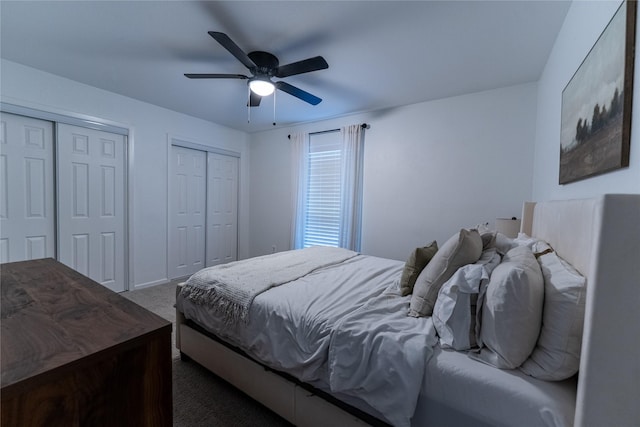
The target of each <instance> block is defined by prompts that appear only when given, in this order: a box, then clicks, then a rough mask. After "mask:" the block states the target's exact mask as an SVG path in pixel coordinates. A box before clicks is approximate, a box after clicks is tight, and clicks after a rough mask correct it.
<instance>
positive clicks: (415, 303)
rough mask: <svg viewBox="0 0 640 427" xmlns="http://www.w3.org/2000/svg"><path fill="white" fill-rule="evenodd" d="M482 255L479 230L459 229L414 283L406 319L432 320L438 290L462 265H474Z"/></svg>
mask: <svg viewBox="0 0 640 427" xmlns="http://www.w3.org/2000/svg"><path fill="white" fill-rule="evenodd" d="M481 254H482V239H481V238H480V233H478V230H465V229H462V230H460V231H459V232H458V233H456V234H454V235H453V236H451V238H449V240H447V241H446V243H445V244H444V245H443V246H442V247H441V248H440V249H439V250H438V252H436V254H435V255H434V257H433V258H432V259H431V261H430V262H429V264H427V266H426V267H425V268H424V270H422V273H420V275H419V276H418V278H417V279H416V283H415V285H414V287H413V295H412V296H411V304H410V305H409V316H413V317H422V316H431V314H432V313H433V307H434V306H435V304H436V299H437V298H438V292H439V291H440V288H441V287H442V285H443V284H444V282H446V281H447V280H449V279H450V278H451V276H453V273H455V272H456V270H457V269H458V268H460V267H462V266H463V265H467V264H472V263H474V262H476V261H477V260H478V259H479V258H480V255H481Z"/></svg>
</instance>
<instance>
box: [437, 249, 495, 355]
mask: <svg viewBox="0 0 640 427" xmlns="http://www.w3.org/2000/svg"><path fill="white" fill-rule="evenodd" d="M499 263H500V255H499V254H498V253H497V252H496V249H495V248H492V249H487V250H485V251H483V252H482V256H481V257H480V259H479V260H478V261H477V262H476V263H475V264H468V265H465V266H462V267H460V268H459V269H458V270H457V271H456V272H455V273H454V274H453V276H451V278H450V279H449V280H447V281H446V282H445V284H444V285H442V288H440V292H439V294H438V299H437V300H436V304H435V306H434V308H433V315H432V319H433V325H434V326H435V328H436V331H438V335H439V336H440V345H442V346H443V347H451V348H453V349H455V350H468V349H470V348H472V347H475V346H476V302H477V300H478V291H479V289H480V284H481V283H483V282H486V281H488V280H489V276H490V275H491V272H492V271H493V269H494V268H495V267H496V266H497V265H498V264H499Z"/></svg>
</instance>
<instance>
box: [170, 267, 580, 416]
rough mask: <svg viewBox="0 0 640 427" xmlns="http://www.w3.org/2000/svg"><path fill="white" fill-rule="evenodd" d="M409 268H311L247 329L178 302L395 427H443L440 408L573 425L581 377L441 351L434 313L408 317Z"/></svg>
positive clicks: (217, 330)
mask: <svg viewBox="0 0 640 427" xmlns="http://www.w3.org/2000/svg"><path fill="white" fill-rule="evenodd" d="M403 267H404V263H403V262H400V261H394V260H388V259H383V258H376V257H371V256H363V255H359V256H356V257H354V258H351V259H349V260H347V261H344V262H343V263H340V264H337V265H332V266H329V267H326V268H323V269H321V270H318V271H315V272H312V273H310V274H308V275H306V276H304V277H302V278H300V279H297V280H294V281H292V282H289V283H285V284H283V285H281V286H279V287H277V288H272V289H270V290H268V291H267V292H264V293H261V294H260V295H258V296H257V297H256V298H255V300H254V302H253V305H252V307H251V310H250V311H249V320H248V322H247V324H246V325H244V324H240V325H235V326H229V325H227V324H225V323H224V321H222V320H221V319H219V318H217V317H215V316H212V315H211V313H208V311H210V310H208V309H207V308H206V307H204V306H198V305H197V304H195V303H194V302H193V301H190V300H187V299H184V298H181V297H180V296H179V297H178V300H177V307H178V309H179V310H180V311H182V312H183V313H184V315H185V317H186V318H187V319H191V320H194V321H195V322H196V323H198V324H200V325H201V326H203V327H205V328H206V329H208V330H209V331H211V332H213V333H214V334H216V335H218V336H219V337H220V338H223V339H224V340H226V341H227V342H229V343H231V344H233V345H235V346H237V347H239V348H241V349H242V350H244V351H245V352H246V353H248V354H250V355H251V356H252V357H253V358H254V359H256V360H257V361H259V362H261V363H263V364H265V365H267V366H270V367H272V368H274V369H276V370H280V371H283V372H287V373H288V374H291V375H293V376H294V377H296V378H298V379H299V380H301V381H304V382H307V383H309V384H311V385H313V386H315V387H317V388H319V389H321V390H323V391H327V392H329V393H331V394H333V395H334V396H336V397H338V398H340V399H342V400H345V401H346V402H347V403H349V404H352V405H354V406H356V407H358V408H359V409H361V410H364V411H365V412H368V413H370V414H372V415H374V416H377V417H381V416H382V417H384V418H385V419H386V420H387V421H389V422H390V423H391V424H393V425H398V426H406V425H414V426H418V425H427V424H428V425H439V424H441V423H438V422H436V423H433V422H432V421H433V420H434V417H437V415H438V413H439V412H438V411H437V409H435V408H434V405H435V406H437V405H440V404H441V405H443V406H447V407H449V408H460V409H461V411H462V412H464V413H465V414H471V418H465V417H466V416H467V415H465V416H464V417H462V418H461V420H462V421H459V422H460V423H459V424H456V423H455V422H452V421H453V420H451V419H449V420H448V421H446V423H445V424H446V425H469V424H468V422H469V421H470V420H474V422H475V421H478V420H486V421H487V424H488V425H491V424H493V425H495V424H501V423H503V424H504V425H548V426H569V425H571V423H572V420H573V411H574V408H575V381H574V382H571V381H566V382H562V383H548V382H543V381H538V380H535V379H533V378H529V377H526V376H525V375H524V374H521V373H518V372H512V371H500V370H498V369H496V368H493V367H490V366H487V365H484V364H482V363H480V362H476V361H473V360H471V359H470V358H468V357H467V356H466V354H465V353H460V352H455V351H442V350H441V349H440V347H439V346H438V345H437V336H436V334H435V330H434V328H433V324H432V322H431V318H428V317H427V318H424V317H423V318H414V317H408V316H407V315H406V313H407V309H408V307H409V303H410V298H411V297H410V295H409V296H406V297H401V296H400V293H399V290H398V289H397V287H396V286H397V285H395V282H396V279H397V278H399V277H400V275H401V273H402V269H403ZM371 330H374V331H375V332H376V334H366V333H364V331H371ZM434 351H435V353H434ZM432 354H433V356H432ZM381 373H382V375H380V374H381ZM414 410H415V416H413V415H414ZM462 412H461V413H462ZM412 416H413V419H412ZM425 420H428V421H429V422H427V424H423V423H424V422H425ZM442 421H445V420H442Z"/></svg>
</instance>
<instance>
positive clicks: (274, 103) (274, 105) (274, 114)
mask: <svg viewBox="0 0 640 427" xmlns="http://www.w3.org/2000/svg"><path fill="white" fill-rule="evenodd" d="M276 92H277V90H276V91H273V125H274V126H275V125H276Z"/></svg>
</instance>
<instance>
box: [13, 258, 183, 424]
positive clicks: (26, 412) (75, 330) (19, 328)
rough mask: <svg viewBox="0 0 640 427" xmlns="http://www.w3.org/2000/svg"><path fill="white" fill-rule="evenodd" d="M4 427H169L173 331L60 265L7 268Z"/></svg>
mask: <svg viewBox="0 0 640 427" xmlns="http://www.w3.org/2000/svg"><path fill="white" fill-rule="evenodd" d="M0 274H1V277H0V280H1V288H2V294H1V295H0V304H1V311H0V315H1V318H0V327H1V329H2V330H1V338H0V339H1V343H0V344H1V347H0V354H1V356H2V358H1V360H0V364H1V381H0V382H1V386H2V389H1V390H0V399H1V402H0V424H1V425H2V427H11V426H20V427H29V426H47V427H51V426H65V427H69V426H91V427H95V426H136V427H138V426H154V427H156V426H171V425H172V423H173V407H172V388H171V387H172V384H171V381H172V376H171V323H170V322H169V321H167V320H164V319H162V318H161V317H159V316H157V315H155V314H153V313H151V312H149V311H147V310H145V309H144V308H142V307H140V306H138V305H137V304H135V303H133V302H131V301H129V300H128V299H126V298H124V297H122V296H120V295H118V294H116V293H114V292H112V291H110V290H108V289H107V288H105V287H103V286H101V285H99V284H98V283H96V282H94V281H92V280H91V279H89V278H87V277H85V276H83V275H81V274H80V273H77V272H75V271H74V270H72V269H70V268H68V267H66V266H65V265H63V264H61V263H59V262H57V261H54V260H53V259H41V260H34V261H24V262H15V263H9V264H2V265H0Z"/></svg>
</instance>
